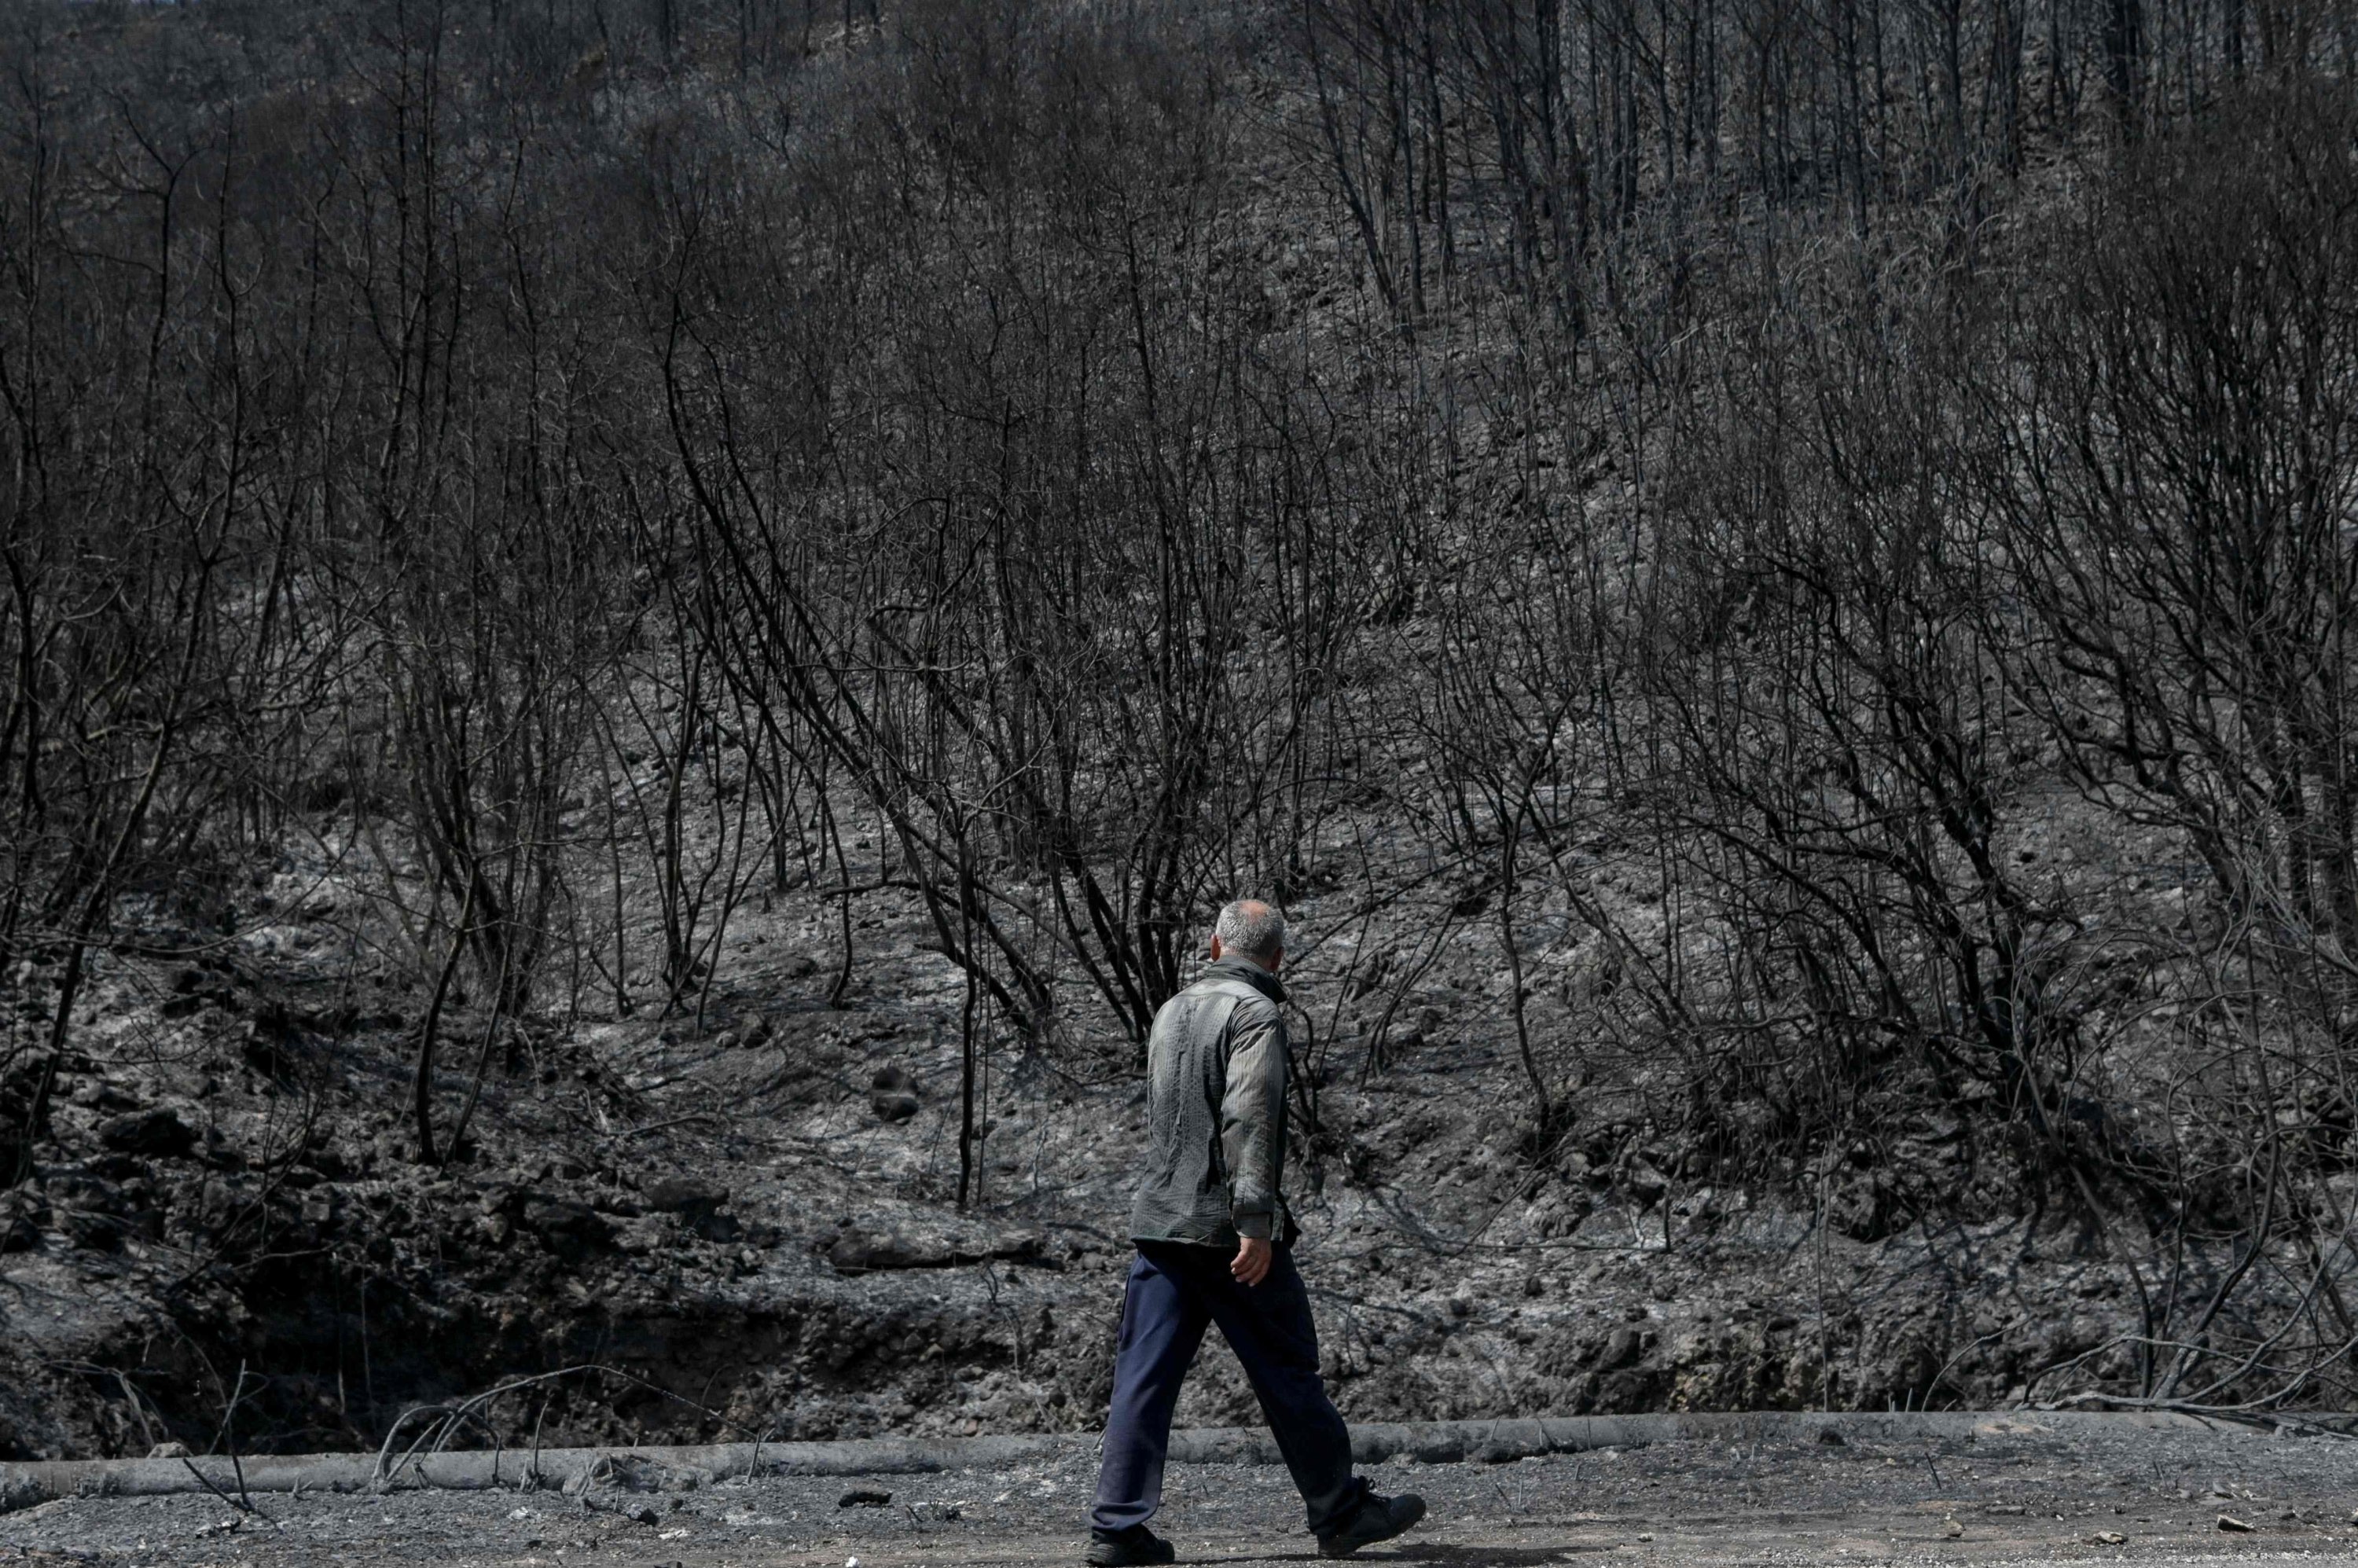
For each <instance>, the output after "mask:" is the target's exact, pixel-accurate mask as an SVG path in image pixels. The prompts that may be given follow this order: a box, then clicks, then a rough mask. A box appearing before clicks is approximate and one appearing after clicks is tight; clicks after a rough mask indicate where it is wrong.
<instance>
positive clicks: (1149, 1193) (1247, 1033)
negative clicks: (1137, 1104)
mask: <svg viewBox="0 0 2358 1568" xmlns="http://www.w3.org/2000/svg"><path fill="white" fill-rule="evenodd" d="M1284 1000H1285V988H1284V987H1282V986H1281V985H1279V984H1278V983H1277V977H1276V976H1275V975H1272V974H1271V973H1270V972H1269V971H1268V970H1266V969H1264V968H1261V967H1260V965H1258V964H1254V963H1249V962H1248V961H1247V960H1245V959H1243V958H1222V959H1220V960H1218V961H1217V962H1216V963H1213V964H1210V965H1207V966H1206V968H1205V970H1204V972H1203V974H1202V975H1201V976H1200V977H1198V978H1197V979H1196V981H1195V984H1194V985H1191V986H1189V987H1188V988H1187V989H1185V990H1183V991H1181V992H1180V993H1179V994H1178V995H1177V996H1174V997H1173V998H1172V999H1171V1000H1169V1001H1166V1002H1164V1003H1163V1007H1162V1009H1161V1011H1157V1012H1156V1013H1155V1015H1154V1031H1153V1033H1152V1034H1150V1035H1149V1036H1148V1037H1147V1042H1146V1065H1147V1074H1148V1079H1149V1083H1148V1088H1147V1101H1146V1125H1147V1134H1148V1149H1147V1155H1146V1165H1145V1170H1144V1172H1143V1180H1141V1182H1140V1184H1139V1188H1138V1200H1137V1202H1136V1203H1134V1204H1133V1205H1131V1206H1130V1235H1131V1237H1132V1238H1135V1239H1138V1240H1142V1241H1193V1242H1199V1243H1203V1244H1206V1245H1212V1246H1222V1247H1234V1246H1235V1245H1236V1244H1237V1238H1238V1237H1239V1236H1258V1237H1271V1236H1274V1237H1281V1238H1282V1237H1286V1236H1287V1235H1288V1234H1289V1233H1290V1230H1291V1224H1290V1221H1289V1218H1288V1217H1287V1215H1286V1212H1285V1203H1284V1200H1283V1199H1282V1198H1281V1197H1280V1196H1279V1195H1278V1182H1279V1179H1280V1178H1281V1177H1282V1175H1283V1174H1284V1172H1285V1073H1286V1036H1285V1019H1284V1017H1283V1015H1282V1013H1281V1012H1280V1011H1279V1008H1280V1006H1281V1005H1282V1003H1283V1002H1284Z"/></svg>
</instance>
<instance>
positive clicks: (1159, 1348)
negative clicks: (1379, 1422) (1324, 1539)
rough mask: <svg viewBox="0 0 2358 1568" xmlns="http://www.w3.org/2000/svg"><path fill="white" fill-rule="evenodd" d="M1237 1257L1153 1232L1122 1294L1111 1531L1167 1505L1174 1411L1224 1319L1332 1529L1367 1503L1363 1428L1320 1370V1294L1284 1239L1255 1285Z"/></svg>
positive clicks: (1109, 1444)
mask: <svg viewBox="0 0 2358 1568" xmlns="http://www.w3.org/2000/svg"><path fill="white" fill-rule="evenodd" d="M1235 1256H1236V1254H1235V1253H1234V1251H1232V1250H1231V1249H1227V1248H1222V1247H1199V1246H1191V1245H1189V1244H1187V1243H1185V1242H1180V1241H1141V1242H1139V1243H1138V1256H1137V1258H1136V1259H1135V1260H1132V1262H1131V1263H1130V1284H1129V1287H1128V1289H1127V1290H1126V1291H1125V1292H1124V1293H1123V1296H1122V1303H1121V1337H1120V1341H1119V1342H1118V1343H1117V1344H1116V1345H1115V1346H1114V1362H1113V1405H1112V1408H1111V1409H1110V1410H1109V1411H1108V1412H1107V1415H1106V1429H1105V1458H1104V1461H1103V1463H1102V1464H1101V1465H1100V1467H1099V1468H1098V1498H1097V1506H1096V1507H1095V1508H1094V1509H1091V1510H1090V1514H1089V1522H1090V1523H1091V1524H1092V1525H1094V1526H1096V1527H1097V1528H1098V1529H1099V1530H1126V1529H1128V1528H1129V1527H1130V1526H1131V1525H1135V1524H1144V1523H1145V1522H1146V1521H1147V1520H1148V1519H1152V1518H1153V1517H1154V1510H1155V1509H1159V1508H1161V1507H1162V1506H1163V1460H1164V1458H1165V1456H1166V1455H1168V1454H1169V1453H1170V1450H1171V1412H1172V1411H1173V1409H1174V1407H1176V1406H1177V1404H1178V1403H1179V1385H1180V1383H1181V1382H1182V1381H1183V1380H1184V1379H1185V1378H1186V1376H1187V1368H1188V1367H1189V1366H1190V1365H1191V1364H1192V1363H1193V1362H1194V1361H1195V1349H1196V1347H1197V1346H1200V1345H1201V1344H1203V1342H1204V1329H1205V1327H1206V1325H1210V1324H1215V1323H1217V1324H1218V1325H1220V1333H1221V1334H1222V1335H1224V1336H1226V1337H1227V1339H1228V1346H1229V1347H1230V1348H1231V1349H1233V1350H1235V1351H1236V1353H1237V1359H1238V1361H1240V1362H1242V1363H1243V1364H1244V1369H1245V1377H1246V1378H1247V1379H1249V1380H1250V1382H1251V1383H1252V1389H1253V1392H1254V1393H1255V1394H1257V1395H1259V1396H1260V1410H1261V1414H1262V1415H1264V1416H1266V1417H1267V1418H1268V1420H1269V1427H1270V1431H1271V1433H1273V1434H1274V1435H1275V1436H1276V1438H1277V1448H1278V1452H1279V1453H1280V1454H1283V1455H1284V1456H1285V1467H1286V1468H1287V1469H1288V1470H1289V1471H1291V1472H1293V1485H1294V1487H1295V1488H1296V1489H1298V1490H1299V1491H1300V1492H1301V1493H1302V1500H1303V1504H1304V1505H1306V1506H1307V1508H1308V1509H1309V1513H1310V1528H1311V1529H1312V1530H1315V1531H1316V1532H1318V1533H1319V1534H1321V1535H1325V1534H1328V1533H1330V1532H1331V1531H1333V1530H1338V1529H1340V1528H1341V1527H1342V1525H1343V1523H1344V1522H1345V1521H1346V1520H1347V1519H1349V1518H1350V1517H1351V1514H1352V1512H1353V1510H1355V1509H1357V1507H1358V1506H1359V1498H1360V1497H1361V1495H1362V1494H1363V1493H1364V1492H1365V1491H1366V1490H1367V1484H1366V1483H1365V1482H1363V1481H1361V1480H1359V1479H1358V1478H1357V1477H1356V1476H1353V1475H1352V1474H1351V1434H1350V1432H1349V1430H1348V1429H1347V1428H1346V1427H1345V1426H1344V1424H1343V1418H1342V1416H1341V1415H1340V1414H1339V1413H1337V1412H1336V1409H1335V1403H1334V1401H1333V1400H1329V1399H1328V1398H1327V1397H1326V1385H1325V1382H1323V1381H1322V1380H1321V1379H1319V1376H1318V1331H1317V1329H1316V1328H1315V1327H1314V1326H1313V1325H1312V1324H1311V1321H1310V1294H1309V1292H1307V1291H1305V1290H1303V1287H1302V1276H1301V1275H1300V1274H1299V1273H1297V1272H1296V1271H1294V1267H1293V1249H1292V1248H1290V1247H1283V1246H1281V1247H1279V1248H1278V1249H1276V1256H1275V1258H1274V1260H1272V1261H1271V1265H1270V1271H1269V1273H1268V1275H1267V1277H1266V1278H1264V1279H1263V1280H1262V1281H1261V1282H1260V1284H1258V1285H1253V1286H1250V1287H1247V1286H1244V1285H1240V1284H1238V1282H1237V1281H1236V1277H1235V1276H1234V1275H1232V1274H1230V1273H1229V1272H1228V1262H1229V1260H1230V1259H1232V1258H1233V1257H1235Z"/></svg>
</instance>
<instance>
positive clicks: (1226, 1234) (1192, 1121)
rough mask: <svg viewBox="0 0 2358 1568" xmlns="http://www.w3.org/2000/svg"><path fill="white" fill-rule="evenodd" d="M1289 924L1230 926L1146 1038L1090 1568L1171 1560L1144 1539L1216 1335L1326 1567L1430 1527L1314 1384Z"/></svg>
mask: <svg viewBox="0 0 2358 1568" xmlns="http://www.w3.org/2000/svg"><path fill="white" fill-rule="evenodd" d="M1284 957H1285V917H1284V916H1283V915H1282V914H1279V913H1278V912H1277V911H1276V910H1274V909H1272V908H1271V907H1270V906H1269V905H1268V904H1266V903H1261V902H1260V901H1259V900H1257V899H1243V900H1239V901H1238V902H1237V903H1232V904H1229V905H1228V907H1227V908H1226V909H1223V910H1222V911H1220V918H1219V923H1218V925H1217V926H1216V927H1215V928H1214V930H1213V935H1212V961H1211V963H1210V964H1209V965H1208V966H1207V967H1206V968H1205V970H1204V973H1203V975H1202V977H1201V978H1200V979H1197V980H1196V981H1195V984H1194V985H1192V986H1189V987H1188V988H1187V989H1185V990H1184V991H1181V992H1180V993H1179V994H1178V995H1177V996H1174V997H1173V998H1172V999H1171V1000H1169V1001H1167V1002H1164V1003H1163V1009H1162V1011H1159V1012H1157V1013H1156V1014H1155V1015H1154V1031H1153V1033H1152V1035H1151V1036H1150V1037H1149V1038H1148V1041H1147V1047H1146V1054H1147V1070H1148V1073H1149V1075H1150V1076H1151V1080H1152V1082H1151V1086H1150V1088H1149V1090H1148V1099H1147V1126H1148V1131H1149V1143H1148V1150H1147V1154H1146V1161H1145V1166H1144V1169H1143V1171H1142V1172H1141V1181H1140V1184H1139V1189H1138V1200H1137V1202H1136V1204H1135V1205H1134V1206H1132V1207H1131V1209H1130V1238H1131V1240H1132V1241H1133V1242H1135V1243H1136V1245H1137V1248H1138V1255H1137V1257H1136V1258H1135V1259H1134V1260H1132V1261H1131V1263H1130V1283H1129V1287H1128V1290H1127V1292H1126V1293H1125V1294H1124V1296H1123V1299H1122V1308H1121V1337H1120V1342H1119V1343H1118V1344H1117V1345H1116V1346H1115V1350H1114V1368H1113V1405H1112V1409H1111V1410H1110V1411H1109V1412H1108V1414H1107V1417H1106V1429H1105V1459H1104V1463H1103V1465H1102V1466H1101V1467H1100V1468H1099V1470H1098V1497H1097V1505H1096V1507H1095V1508H1094V1509H1091V1510H1090V1514H1089V1523H1090V1526H1091V1530H1090V1536H1091V1540H1090V1542H1089V1552H1088V1561H1089V1562H1090V1563H1092V1564H1094V1565H1096V1568H1118V1565H1120V1564H1126V1563H1168V1562H1170V1561H1172V1558H1173V1552H1172V1549H1171V1543H1170V1542H1169V1541H1164V1540H1163V1538H1162V1537H1160V1536H1158V1535H1156V1534H1155V1533H1154V1532H1153V1531H1152V1530H1149V1529H1147V1528H1146V1521H1147V1520H1148V1519H1152V1518H1153V1517H1154V1511H1155V1509H1158V1508H1160V1507H1162V1505H1163V1458H1164V1455H1165V1454H1167V1453H1168V1452H1169V1450H1170V1446H1171V1411H1172V1410H1173V1408H1174V1406H1176V1405H1177V1404H1178V1402H1179V1384H1180V1382H1181V1380H1182V1379H1184V1378H1185V1377H1186V1375H1187V1368H1188V1365H1189V1364H1190V1363H1191V1362H1193V1361H1194V1360H1195V1348H1196V1346H1199V1345H1200V1344H1202V1343H1203V1339H1204V1329H1205V1327H1206V1325H1209V1324H1215V1323H1217V1324H1218V1325H1220V1332H1221V1334H1223V1335H1224V1336H1227V1338H1228V1344H1229V1346H1231V1347H1232V1348H1233V1349H1234V1350H1235V1351H1236V1353H1237V1359H1238V1361H1241V1362H1242V1363H1243V1364H1244V1369H1245V1376H1246V1377H1247V1378H1248V1379H1250V1380H1251V1383H1252V1387H1253V1392H1254V1393H1255V1394H1257V1395H1259V1396H1260V1408H1261V1413H1262V1414H1263V1415H1264V1416H1266V1417H1267V1418H1268V1419H1269V1424H1270V1430H1271V1432H1272V1433H1275V1434H1276V1437H1277V1446H1278V1451H1279V1452H1280V1453H1281V1454H1283V1455H1284V1456H1285V1467H1286V1468H1287V1469H1288V1470H1290V1471H1292V1472H1293V1484H1294V1486H1295V1487H1297V1488H1299V1489H1300V1491H1301V1493H1302V1500H1303V1503H1304V1504H1305V1505H1307V1507H1308V1509H1309V1512H1310V1528H1311V1530H1312V1531H1313V1532H1314V1533H1315V1534H1316V1536H1317V1537H1318V1550H1319V1552H1321V1553H1322V1554H1324V1555H1325V1556H1328V1557H1344V1556H1347V1555H1349V1554H1350V1553H1351V1552H1356V1551H1357V1550H1358V1549H1359V1548H1360V1547H1362V1546H1366V1545H1368V1544H1370V1543H1372V1542H1374V1541H1389V1540H1390V1539H1391V1538H1392V1537H1393V1536H1396V1535H1398V1534H1400V1533H1401V1531H1403V1530H1407V1529H1408V1528H1409V1527H1410V1526H1411V1525H1412V1524H1414V1523H1416V1521H1417V1520H1418V1519H1422V1518H1423V1517H1424V1502H1423V1499H1422V1498H1416V1497H1412V1496H1405V1495H1404V1496H1401V1497H1398V1498H1380V1497H1378V1496H1377V1495H1376V1494H1375V1493H1374V1492H1372V1491H1370V1490H1368V1484H1367V1483H1366V1482H1365V1481H1363V1480H1361V1479H1359V1478H1358V1477H1357V1476H1354V1475H1353V1474H1352V1473H1351V1434H1350V1433H1349V1432H1348V1431H1347V1429H1346V1428H1345V1427H1344V1425H1343V1418H1342V1416H1341V1415H1339V1414H1337V1413H1336V1410H1335V1406H1334V1403H1333V1401H1331V1400H1328V1399H1327V1397H1326V1387H1325V1383H1324V1382H1322V1381H1321V1380H1320V1379H1319V1376H1318V1337H1317V1333H1316V1330H1315V1329H1314V1328H1313V1326H1312V1325H1311V1321H1310V1297H1309V1294H1308V1292H1305V1291H1304V1290H1303V1287H1302V1276H1301V1275H1300V1274H1298V1273H1296V1272H1295V1271H1294V1268H1293V1220H1292V1217H1290V1216H1289V1215H1288V1214H1287V1213H1286V1210H1285V1203H1284V1200H1283V1199H1282V1198H1281V1197H1280V1196H1279V1195H1278V1182H1279V1179H1280V1177H1281V1176H1282V1174H1283V1173H1284V1169H1285V1074H1286V1035H1285V1020H1284V1017H1283V1015H1282V1013H1281V1012H1280V1011H1279V1009H1280V1008H1281V1006H1282V1004H1283V1002H1284V1000H1285V989H1284V988H1283V987H1282V986H1281V985H1279V984H1278V981H1277V969H1278V965H1279V964H1280V963H1282V961H1283V959H1284Z"/></svg>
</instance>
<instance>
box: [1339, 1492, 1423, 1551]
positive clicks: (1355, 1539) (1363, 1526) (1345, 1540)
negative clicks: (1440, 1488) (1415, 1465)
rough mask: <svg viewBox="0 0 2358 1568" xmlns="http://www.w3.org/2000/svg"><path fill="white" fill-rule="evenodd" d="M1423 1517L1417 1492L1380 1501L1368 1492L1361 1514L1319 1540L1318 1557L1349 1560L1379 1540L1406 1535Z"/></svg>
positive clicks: (1362, 1502)
mask: <svg viewBox="0 0 2358 1568" xmlns="http://www.w3.org/2000/svg"><path fill="white" fill-rule="evenodd" d="M1423 1517H1424V1499H1423V1498H1420V1497H1418V1496H1417V1495H1416V1494H1415V1493H1414V1492H1402V1493H1401V1495H1400V1496H1399V1497H1397V1498H1379V1497H1378V1496H1376V1494H1375V1493H1373V1492H1369V1493H1368V1495H1367V1496H1366V1497H1364V1498H1360V1499H1359V1511H1358V1512H1357V1513H1355V1514H1353V1515H1352V1516H1351V1519H1350V1522H1349V1523H1348V1524H1346V1525H1345V1526H1344V1527H1343V1528H1342V1529H1340V1530H1336V1531H1335V1533H1334V1534H1332V1535H1322V1536H1320V1537H1319V1538H1318V1555H1319V1556H1321V1557H1348V1556H1349V1555H1351V1553H1353V1552H1357V1551H1358V1550H1359V1548H1361V1547H1362V1546H1373V1545H1374V1544H1375V1543H1376V1542H1377V1541H1390V1539H1391V1538H1392V1537H1393V1536H1396V1535H1401V1534H1405V1533H1406V1532H1407V1530H1408V1529H1409V1527H1410V1526H1412V1525H1413V1524H1415V1523H1416V1521H1417V1520H1419V1519H1422V1518H1423Z"/></svg>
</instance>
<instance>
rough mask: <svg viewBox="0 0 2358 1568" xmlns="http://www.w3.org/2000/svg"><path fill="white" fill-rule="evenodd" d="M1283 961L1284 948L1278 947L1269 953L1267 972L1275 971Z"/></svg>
mask: <svg viewBox="0 0 2358 1568" xmlns="http://www.w3.org/2000/svg"><path fill="white" fill-rule="evenodd" d="M1284 962H1285V949H1284V948H1282V947H1280V948H1279V949H1278V950H1277V951H1276V952H1274V953H1271V955H1270V956H1269V972H1270V973H1271V974H1272V975H1273V974H1275V973H1277V967H1278V966H1279V965H1280V964H1282V963H1284Z"/></svg>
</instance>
